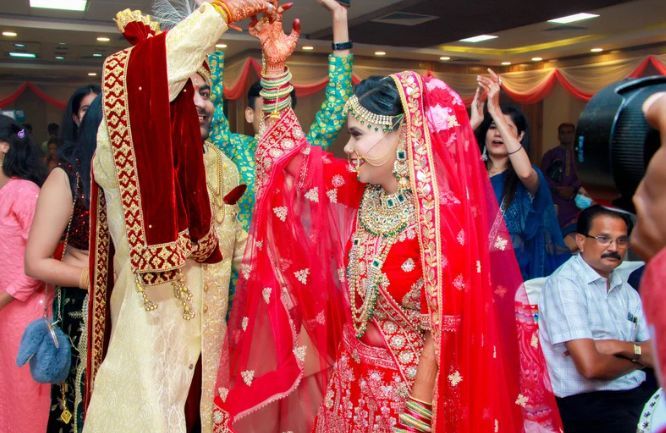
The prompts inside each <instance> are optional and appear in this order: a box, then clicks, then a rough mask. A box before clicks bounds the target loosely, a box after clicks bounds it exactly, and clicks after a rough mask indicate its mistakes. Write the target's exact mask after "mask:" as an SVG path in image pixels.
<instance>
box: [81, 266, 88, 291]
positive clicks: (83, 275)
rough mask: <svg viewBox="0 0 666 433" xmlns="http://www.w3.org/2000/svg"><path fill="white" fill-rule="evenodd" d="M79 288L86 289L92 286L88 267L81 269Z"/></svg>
mask: <svg viewBox="0 0 666 433" xmlns="http://www.w3.org/2000/svg"><path fill="white" fill-rule="evenodd" d="M79 288H81V289H86V290H88V289H89V288H90V271H89V269H88V268H87V267H85V268H83V269H81V275H79Z"/></svg>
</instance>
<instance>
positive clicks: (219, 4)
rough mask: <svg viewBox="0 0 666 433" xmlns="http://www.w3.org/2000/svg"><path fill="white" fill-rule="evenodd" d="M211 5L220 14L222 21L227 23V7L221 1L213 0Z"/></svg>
mask: <svg viewBox="0 0 666 433" xmlns="http://www.w3.org/2000/svg"><path fill="white" fill-rule="evenodd" d="M211 6H213V8H215V10H216V11H217V13H218V14H220V15H221V16H222V19H223V20H224V22H225V23H227V24H229V8H228V7H227V5H226V4H224V3H222V2H218V1H214V2H212V3H211Z"/></svg>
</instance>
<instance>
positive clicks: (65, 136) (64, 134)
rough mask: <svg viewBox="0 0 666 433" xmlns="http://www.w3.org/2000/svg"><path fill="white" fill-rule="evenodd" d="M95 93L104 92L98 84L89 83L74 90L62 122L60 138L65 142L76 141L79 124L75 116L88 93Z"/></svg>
mask: <svg viewBox="0 0 666 433" xmlns="http://www.w3.org/2000/svg"><path fill="white" fill-rule="evenodd" d="M91 93H94V94H96V95H99V94H100V93H102V89H101V88H100V87H99V85H97V84H89V85H87V86H84V87H79V88H78V89H76V90H75V91H74V93H73V94H72V96H71V97H70V98H69V101H67V106H66V107H65V114H64V115H63V117H62V123H61V124H60V137H59V138H60V139H61V140H62V141H63V142H67V141H76V139H77V138H78V135H79V126H77V124H76V123H74V119H73V116H74V115H77V114H78V112H79V108H81V101H82V100H83V98H84V97H85V96H86V95H89V94H91Z"/></svg>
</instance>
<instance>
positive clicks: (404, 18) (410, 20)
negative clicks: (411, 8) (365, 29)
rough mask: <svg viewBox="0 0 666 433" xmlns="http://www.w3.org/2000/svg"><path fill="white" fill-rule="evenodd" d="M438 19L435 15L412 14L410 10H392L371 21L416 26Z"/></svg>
mask: <svg viewBox="0 0 666 433" xmlns="http://www.w3.org/2000/svg"><path fill="white" fill-rule="evenodd" d="M436 19H439V17H437V16H435V15H423V14H414V13H411V12H399V11H398V12H392V13H390V14H388V15H384V16H382V17H379V18H375V19H374V20H372V22H373V23H382V24H395V25H399V26H418V25H421V24H423V23H427V22H428V21H433V20H436Z"/></svg>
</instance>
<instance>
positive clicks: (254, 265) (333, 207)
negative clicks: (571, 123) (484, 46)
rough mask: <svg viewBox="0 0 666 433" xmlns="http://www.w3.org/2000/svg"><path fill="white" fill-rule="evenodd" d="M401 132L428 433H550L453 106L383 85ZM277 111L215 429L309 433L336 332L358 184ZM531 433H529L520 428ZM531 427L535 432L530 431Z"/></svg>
mask: <svg viewBox="0 0 666 433" xmlns="http://www.w3.org/2000/svg"><path fill="white" fill-rule="evenodd" d="M392 79H393V80H394V81H395V82H396V85H397V87H398V89H399V91H400V94H401V98H402V105H403V108H404V111H405V125H404V126H403V127H406V128H407V143H406V147H407V150H408V160H409V168H410V180H411V188H412V190H413V192H414V197H415V205H416V210H417V218H418V222H419V224H418V227H419V229H418V236H419V244H420V249H421V255H422V256H421V259H422V260H421V262H422V263H423V275H424V282H425V290H426V295H427V299H428V306H429V310H430V316H431V328H432V332H433V335H434V337H435V339H436V341H437V352H438V357H439V367H440V370H439V375H438V379H437V385H436V393H435V402H434V409H435V421H434V422H435V426H434V430H435V431H437V432H469V433H472V432H474V433H477V432H495V431H498V432H505V431H507V432H509V431H510V432H519V431H523V430H527V431H544V432H546V431H553V432H555V431H559V430H560V427H559V426H560V423H559V417H558V413H557V409H556V405H555V401H554V398H553V395H552V393H551V392H550V386H549V381H548V373H547V370H546V366H545V361H544V359H543V355H542V353H541V349H540V346H539V341H538V333H537V329H536V325H535V322H534V319H533V317H532V310H531V309H530V308H529V305H528V303H527V298H526V296H525V294H524V290H521V291H519V290H518V289H519V288H520V287H521V285H522V281H521V278H520V272H519V270H518V266H517V263H516V261H515V257H514V256H513V251H512V249H511V243H510V240H509V236H508V232H507V230H506V228H505V227H504V224H503V222H502V220H501V219H499V220H496V219H493V218H494V217H495V216H496V215H497V210H498V206H497V203H496V201H495V199H494V195H493V193H492V189H491V187H490V183H489V180H488V177H487V174H486V172H485V170H484V169H483V166H482V164H481V160H480V154H479V151H478V148H477V145H476V142H475V139H474V136H473V133H472V130H471V127H470V126H469V120H468V117H467V113H466V111H465V107H464V105H463V103H462V101H461V99H460V97H459V96H458V95H457V94H455V92H453V91H452V90H451V89H449V88H448V87H447V86H446V85H445V84H444V83H443V82H441V81H439V80H436V79H434V78H422V77H420V76H419V75H418V74H416V73H414V72H403V73H400V74H396V75H393V76H392ZM335 165H336V163H335V161H332V160H331V158H330V157H329V156H327V155H326V154H323V153H322V152H321V151H320V150H319V149H316V148H311V147H309V146H308V145H307V143H305V139H304V134H303V132H302V130H301V128H300V126H299V125H298V121H297V120H296V118H295V115H294V113H293V112H292V111H291V110H287V111H285V112H283V113H282V114H281V117H280V119H279V120H278V122H277V123H276V124H275V125H274V126H272V127H271V128H270V129H269V130H268V131H267V132H266V134H264V136H263V137H262V139H261V140H260V142H259V147H258V150H257V205H256V208H255V215H254V218H253V223H252V224H253V225H252V227H251V230H250V241H249V242H250V245H249V247H248V249H247V250H246V257H245V261H244V264H243V269H242V272H241V274H242V277H243V278H241V281H240V283H239V286H238V287H239V290H238V292H237V293H238V294H237V298H236V299H235V301H234V307H233V311H232V315H231V320H230V326H229V333H228V341H227V345H226V347H225V349H224V350H223V355H222V363H221V366H220V376H219V380H218V385H219V387H218V389H217V396H216V399H215V405H216V408H215V410H214V414H213V418H214V424H215V426H216V431H228V430H229V429H231V430H233V431H235V432H239V433H240V432H242V433H249V432H262V433H263V432H278V433H281V432H294V433H297V432H304V433H307V432H310V431H311V429H312V421H313V418H314V416H315V415H316V413H317V410H318V408H319V406H320V404H321V402H322V395H323V394H324V393H325V391H326V385H327V381H328V377H329V374H330V366H331V365H332V364H333V362H334V361H335V358H336V352H337V350H338V346H339V343H340V340H341V334H342V326H343V324H344V323H345V322H348V321H349V317H348V316H349V303H348V299H347V287H346V283H345V281H344V254H345V246H346V243H347V241H348V239H349V237H350V236H351V231H352V229H353V227H354V222H355V218H356V213H357V210H358V206H359V203H360V198H361V193H362V188H363V185H362V184H359V183H358V182H357V181H356V180H355V177H354V175H353V174H352V173H346V174H345V173H339V172H338V173H336V174H335V175H334V176H331V173H334V172H335V170H332V169H331V167H334V166H335ZM531 427H534V429H533V430H532V429H531ZM539 428H541V430H538V429H539Z"/></svg>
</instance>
